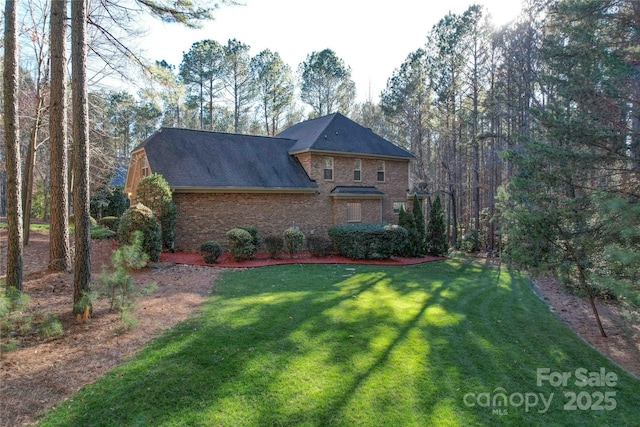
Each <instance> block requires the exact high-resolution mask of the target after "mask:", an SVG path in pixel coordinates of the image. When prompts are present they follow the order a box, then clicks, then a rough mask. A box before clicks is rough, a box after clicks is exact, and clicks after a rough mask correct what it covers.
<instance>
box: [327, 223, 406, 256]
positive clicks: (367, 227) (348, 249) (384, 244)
mask: <svg viewBox="0 0 640 427" xmlns="http://www.w3.org/2000/svg"><path fill="white" fill-rule="evenodd" d="M328 233H329V237H331V240H332V241H333V246H334V248H335V249H336V251H337V252H338V253H339V254H340V255H342V256H345V257H347V258H352V259H386V258H391V257H392V256H394V255H398V254H400V253H401V251H402V248H403V246H404V245H405V242H406V240H407V236H408V232H407V230H406V229H405V228H404V227H400V226H399V225H391V224H380V223H359V224H341V225H336V226H333V227H331V228H329V230H328Z"/></svg>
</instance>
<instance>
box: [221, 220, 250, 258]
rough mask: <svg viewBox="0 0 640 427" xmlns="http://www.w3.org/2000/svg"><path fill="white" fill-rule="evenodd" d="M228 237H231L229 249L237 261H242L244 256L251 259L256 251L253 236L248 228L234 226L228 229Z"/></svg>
mask: <svg viewBox="0 0 640 427" xmlns="http://www.w3.org/2000/svg"><path fill="white" fill-rule="evenodd" d="M227 239H229V251H230V252H231V254H232V255H233V258H234V259H235V260H236V261H240V260H241V259H242V258H244V257H246V258H249V259H250V258H251V257H252V256H253V254H254V252H255V251H256V247H255V246H254V244H253V237H252V236H251V234H250V233H249V232H248V231H247V230H243V229H242V228H232V229H231V230H229V231H227Z"/></svg>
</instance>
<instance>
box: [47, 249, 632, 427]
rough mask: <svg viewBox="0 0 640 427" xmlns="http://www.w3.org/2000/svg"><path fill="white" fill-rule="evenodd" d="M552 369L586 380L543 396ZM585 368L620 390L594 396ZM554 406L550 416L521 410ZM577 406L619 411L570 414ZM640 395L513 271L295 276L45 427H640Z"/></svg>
mask: <svg viewBox="0 0 640 427" xmlns="http://www.w3.org/2000/svg"><path fill="white" fill-rule="evenodd" d="M538 368H549V369H550V370H551V371H552V372H570V373H571V375H572V376H571V378H570V379H569V381H568V384H567V386H565V387H563V386H558V387H553V386H551V385H549V382H544V384H543V385H542V386H538V385H537V381H536V379H537V376H536V373H537V369H538ZM580 368H584V369H586V370H587V371H589V372H600V369H601V368H602V369H604V370H605V372H606V373H607V374H608V375H612V374H615V375H616V376H617V379H616V381H615V385H613V384H609V385H603V386H594V387H579V386H577V385H576V384H575V380H576V378H575V373H576V370H577V369H580ZM500 392H503V393H505V394H506V396H507V397H508V398H510V399H511V403H509V402H507V405H506V406H497V401H496V405H495V406H494V405H493V404H492V401H493V397H494V395H496V394H498V393H500ZM551 393H553V397H552V398H551V403H550V405H549V407H548V410H547V411H545V412H543V413H541V412H538V411H543V408H544V407H543V404H542V402H541V401H540V399H539V397H538V405H537V406H535V407H533V406H532V407H529V408H525V405H519V403H520V397H522V398H523V399H525V398H526V399H529V400H530V402H531V403H533V396H534V394H535V395H536V396H540V394H542V396H543V397H544V398H545V399H546V400H547V401H548V399H549V398H550V396H551ZM565 393H575V394H576V396H578V395H580V393H582V395H581V398H580V399H581V400H580V401H579V402H578V403H580V405H581V406H582V407H586V406H585V405H586V404H587V403H589V402H588V401H587V399H589V401H592V402H591V403H596V400H598V399H600V400H602V399H601V398H600V395H599V394H598V393H601V394H602V396H604V395H605V393H609V394H607V400H606V401H603V402H600V403H601V404H602V406H603V407H609V408H611V406H612V402H611V400H613V401H614V402H615V408H613V409H611V410H604V409H603V410H590V409H580V408H576V410H565V409H564V405H565V404H567V403H571V402H570V395H569V394H568V395H565ZM611 393H614V394H611ZM638 395H640V381H638V380H637V379H635V378H633V377H631V376H630V375H628V374H626V373H625V372H624V371H623V370H621V369H619V368H618V367H616V366H615V365H612V364H611V363H610V362H609V361H607V360H606V359H605V358H603V357H602V356H600V355H599V354H598V353H597V352H595V351H594V350H593V349H592V348H590V347H588V346H587V345H585V344H584V343H583V342H582V341H581V340H580V339H579V338H578V337H576V336H575V335H574V334H573V333H572V332H571V331H570V330H569V329H568V328H567V327H566V326H565V325H564V324H562V323H561V322H560V321H558V320H557V319H556V318H555V317H554V316H553V315H552V314H551V313H550V312H549V310H548V309H547V308H546V306H545V305H544V304H543V303H542V302H541V301H540V300H539V299H538V298H537V297H536V296H535V295H534V294H533V293H532V292H531V289H530V286H529V284H528V282H527V280H526V278H524V277H522V276H519V275H517V274H514V273H510V272H508V271H505V270H504V269H497V268H491V267H485V266H481V265H478V264H473V263H465V262H459V261H455V260H452V261H442V262H435V263H429V264H424V265H419V266H412V267H378V266H359V265H358V266H353V265H337V266H335V265H334V266H332V265H287V266H276V267H268V268H258V269H246V270H238V271H232V272H227V273H225V274H224V275H223V276H222V277H220V278H219V279H217V281H216V286H215V289H214V292H213V294H212V296H211V297H210V299H209V300H208V302H207V303H206V304H205V306H204V307H203V308H202V309H201V310H200V311H199V312H198V313H197V314H196V315H195V316H194V317H193V318H191V319H189V320H187V321H185V322H183V323H181V324H179V325H178V326H177V327H175V328H174V329H172V330H171V331H170V332H168V333H167V334H165V335H164V336H163V337H161V338H159V339H156V340H154V341H153V342H152V343H151V344H150V345H149V346H148V347H146V348H145V349H144V350H143V351H141V352H140V353H139V354H138V355H137V356H136V357H134V358H133V359H132V360H130V361H129V362H128V363H126V364H124V365H121V366H120V367H118V368H116V369H115V370H113V371H111V372H110V373H108V374H107V375H105V376H104V377H103V378H101V379H100V380H98V381H97V382H96V383H94V384H92V385H89V386H86V387H84V388H83V389H82V390H81V391H80V392H79V393H77V394H76V395H75V396H73V397H72V398H70V399H69V400H67V401H65V402H63V403H61V404H60V405H59V407H58V408H57V409H56V410H54V411H52V412H49V413H48V414H46V417H45V418H44V420H43V421H42V424H41V425H43V426H54V425H61V426H70V425H91V426H138V425H139V426H147V425H156V426H158V425H159V426H267V425H268V426H273V425H277V426H299V425H302V426H327V425H342V426H351V425H359V426H474V425H477V426H485V425H486V426H493V425H514V426H521V425H522V426H533V425H536V426H541V425H562V426H573V425H575V426H578V425H579V426H603V425H615V426H625V425H634V424H636V425H637V421H638V415H637V397H638ZM519 396H520V397H519ZM487 397H489V398H490V400H489V401H487V400H486V398H487ZM465 399H466V400H465ZM465 402H466V403H465ZM483 405H484V406H483ZM499 411H501V412H500V413H498V412H499ZM504 411H506V414H505V412H504Z"/></svg>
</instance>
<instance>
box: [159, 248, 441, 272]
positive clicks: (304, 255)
mask: <svg viewBox="0 0 640 427" xmlns="http://www.w3.org/2000/svg"><path fill="white" fill-rule="evenodd" d="M443 259H445V258H442V257H431V256H426V257H421V258H404V257H394V258H391V259H379V260H355V259H350V258H345V257H342V256H338V255H328V256H324V257H314V256H312V255H311V254H310V253H309V252H300V253H298V254H296V255H295V257H294V258H290V257H289V256H287V255H283V256H282V257H280V258H277V259H272V258H269V254H268V253H266V252H259V253H256V254H254V255H253V257H252V258H251V259H247V260H242V261H236V260H235V259H234V258H233V256H232V255H231V254H230V253H224V254H222V256H220V258H218V260H217V261H216V262H215V264H206V263H205V262H204V260H203V257H202V255H201V254H199V253H194V252H174V253H169V252H163V253H162V254H160V262H170V263H175V264H189V265H205V266H210V267H226V268H246V267H265V266H268V265H282V264H370V265H397V266H402V265H414V264H422V263H425V262H431V261H439V260H443Z"/></svg>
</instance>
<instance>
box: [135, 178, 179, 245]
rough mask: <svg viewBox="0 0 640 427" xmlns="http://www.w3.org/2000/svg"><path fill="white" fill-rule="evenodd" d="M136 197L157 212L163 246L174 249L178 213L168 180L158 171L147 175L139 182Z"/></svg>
mask: <svg viewBox="0 0 640 427" xmlns="http://www.w3.org/2000/svg"><path fill="white" fill-rule="evenodd" d="M136 197H137V199H138V201H139V202H140V203H142V204H143V205H145V206H147V207H148V208H149V209H151V211H153V213H154V214H155V216H156V219H157V220H158V223H159V225H160V232H161V236H162V246H163V247H164V248H166V249H170V250H173V244H174V241H175V229H176V215H177V213H176V205H175V203H174V202H173V195H172V193H171V188H169V184H168V183H167V181H166V180H165V179H164V177H163V176H162V175H160V174H157V173H154V174H151V175H149V176H145V177H144V178H142V179H141V180H140V182H139V183H138V187H137V188H136Z"/></svg>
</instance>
